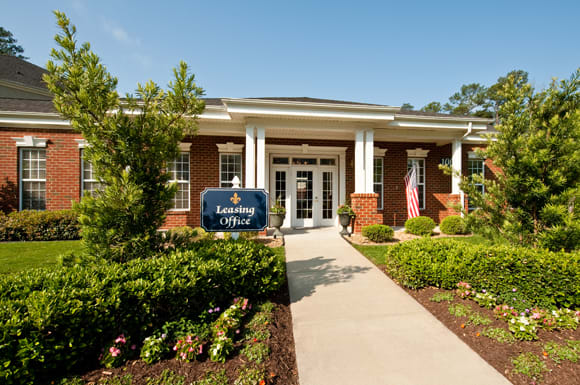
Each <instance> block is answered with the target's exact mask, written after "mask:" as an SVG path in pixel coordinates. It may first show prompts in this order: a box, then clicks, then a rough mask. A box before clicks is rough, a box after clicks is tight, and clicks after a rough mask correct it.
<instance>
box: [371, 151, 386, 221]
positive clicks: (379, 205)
mask: <svg viewBox="0 0 580 385" xmlns="http://www.w3.org/2000/svg"><path fill="white" fill-rule="evenodd" d="M377 160H380V161H381V181H380V182H375V164H374V162H375V161H377ZM379 185H380V186H381V188H380V191H381V192H380V194H379V197H378V198H377V210H382V209H383V206H384V204H383V202H384V200H385V159H384V158H383V157H382V156H375V157H374V159H373V191H374V190H375V187H376V186H379Z"/></svg>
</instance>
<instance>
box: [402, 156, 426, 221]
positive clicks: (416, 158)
mask: <svg viewBox="0 0 580 385" xmlns="http://www.w3.org/2000/svg"><path fill="white" fill-rule="evenodd" d="M409 161H411V162H413V163H415V164H417V172H419V168H420V165H419V163H420V161H423V182H420V180H419V178H418V177H417V186H423V204H422V205H419V210H425V207H427V165H426V163H427V161H426V158H419V157H414V158H411V157H409V158H407V172H409ZM417 190H419V189H418V188H417ZM419 203H421V200H419Z"/></svg>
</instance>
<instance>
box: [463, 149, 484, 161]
mask: <svg viewBox="0 0 580 385" xmlns="http://www.w3.org/2000/svg"><path fill="white" fill-rule="evenodd" d="M467 159H482V160H485V158H484V157H482V156H479V154H478V153H477V152H475V151H467Z"/></svg>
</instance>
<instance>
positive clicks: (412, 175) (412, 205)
mask: <svg viewBox="0 0 580 385" xmlns="http://www.w3.org/2000/svg"><path fill="white" fill-rule="evenodd" d="M405 194H406V195H407V214H408V215H409V218H415V217H418V216H419V188H418V187H417V168H416V167H415V165H413V167H411V169H410V170H409V172H408V173H407V175H405Z"/></svg>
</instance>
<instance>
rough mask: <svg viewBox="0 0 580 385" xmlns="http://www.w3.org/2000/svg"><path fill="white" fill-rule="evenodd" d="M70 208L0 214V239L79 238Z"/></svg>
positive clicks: (44, 239)
mask: <svg viewBox="0 0 580 385" xmlns="http://www.w3.org/2000/svg"><path fill="white" fill-rule="evenodd" d="M79 238H80V234H79V224H78V219H77V216H76V214H75V213H74V212H73V211H72V210H58V211H33V210H24V211H14V212H11V213H10V214H8V215H2V216H0V241H64V240H74V239H79Z"/></svg>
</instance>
